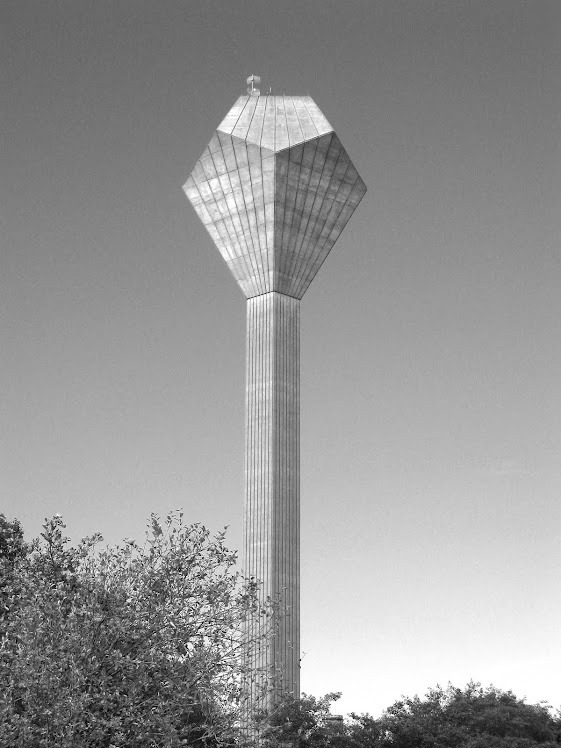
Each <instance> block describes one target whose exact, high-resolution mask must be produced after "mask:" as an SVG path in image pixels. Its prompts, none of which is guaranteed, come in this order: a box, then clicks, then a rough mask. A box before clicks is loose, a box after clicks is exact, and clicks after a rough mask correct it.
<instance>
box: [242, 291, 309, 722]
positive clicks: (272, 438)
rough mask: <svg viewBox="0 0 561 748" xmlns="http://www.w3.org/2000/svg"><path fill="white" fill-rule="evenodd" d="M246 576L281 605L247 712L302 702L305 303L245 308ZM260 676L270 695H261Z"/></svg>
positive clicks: (256, 656)
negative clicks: (285, 698)
mask: <svg viewBox="0 0 561 748" xmlns="http://www.w3.org/2000/svg"><path fill="white" fill-rule="evenodd" d="M246 385H247V390H246V398H247V399H246V452H245V455H246V456H245V486H246V489H245V514H244V534H245V536H244V552H245V560H244V568H245V573H246V574H247V575H248V576H252V577H255V579H257V580H259V581H260V582H261V588H260V599H261V601H262V602H265V601H266V600H267V599H270V600H271V601H272V602H273V603H274V604H276V605H277V608H276V612H275V614H274V616H273V620H272V622H271V621H269V626H270V630H269V633H268V634H267V637H266V642H265V644H264V645H263V644H262V645H261V647H258V646H256V645H252V644H251V641H252V639H254V638H255V637H256V636H257V635H258V634H259V633H260V631H263V626H264V622H263V621H262V620H260V619H259V617H257V616H256V617H255V618H253V619H252V620H251V621H250V622H249V626H248V635H249V641H250V645H249V662H248V665H249V670H250V673H251V674H252V675H253V683H252V686H251V688H250V689H249V695H250V707H251V708H252V709H255V708H264V707H270V706H272V705H273V704H274V703H275V702H276V701H278V699H279V698H280V697H281V696H282V695H283V694H290V695H293V696H294V697H296V698H298V697H299V695H300V302H299V301H298V299H295V298H292V297H290V296H285V295H284V294H281V293H277V292H271V293H266V294H263V295H261V296H256V297H253V298H250V299H248V302H247V380H246ZM263 676H265V678H264V680H265V684H264V685H266V686H267V689H268V695H266V696H264V695H263V694H262V693H261V692H260V690H259V686H260V683H261V685H263Z"/></svg>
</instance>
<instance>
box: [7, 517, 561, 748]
mask: <svg viewBox="0 0 561 748" xmlns="http://www.w3.org/2000/svg"><path fill="white" fill-rule="evenodd" d="M64 530H65V525H64V522H63V520H62V518H61V517H60V516H58V515H57V516H55V517H53V518H51V519H48V520H45V524H44V526H43V532H42V534H41V537H40V538H38V539H37V540H35V541H33V542H32V543H26V542H25V541H24V536H23V530H22V528H21V525H20V524H19V522H18V521H17V520H14V521H11V522H10V521H8V520H7V519H6V518H5V517H4V515H2V514H0V748H14V746H18V748H51V747H53V748H54V747H55V746H56V748H125V747H126V748H156V747H157V748H176V747H178V746H185V745H189V746H194V748H197V747H198V748H203V746H209V747H210V746H228V747H233V746H242V745H244V746H247V748H249V746H251V745H255V744H258V745H259V746H260V748H289V746H293V747H294V748H533V747H534V746H541V748H556V747H557V746H559V745H560V744H561V718H560V716H559V715H557V716H554V715H553V714H552V712H551V709H550V708H549V707H548V706H547V705H546V704H543V703H540V704H533V705H532V704H526V703H525V701H524V699H519V698H517V697H516V696H515V695H514V694H513V693H512V692H511V691H501V690H499V689H497V688H494V687H492V686H491V687H488V688H483V687H482V686H481V685H480V684H478V683H473V682H472V683H468V685H467V686H466V687H465V688H456V687H454V686H452V685H449V686H448V687H447V688H441V687H440V686H437V687H436V688H432V689H430V690H429V691H428V693H427V694H426V696H425V697H424V698H420V697H419V696H414V697H403V698H402V699H400V700H399V701H397V702H395V703H394V704H393V705H392V706H390V707H389V708H388V709H386V710H385V712H384V713H383V714H382V716H381V717H379V718H373V717H372V716H370V715H369V714H362V715H356V714H352V715H350V716H349V717H348V718H347V719H346V720H344V721H343V720H334V719H333V717H332V716H331V714H330V708H331V706H332V704H333V703H334V702H336V700H337V699H338V698H339V696H340V694H337V693H330V694H327V695H326V696H324V697H322V698H315V697H313V696H307V695H305V694H303V695H302V698H301V699H299V700H294V699H292V700H291V699H288V700H286V701H285V702H283V703H282V704H280V705H279V706H277V707H275V708H274V709H272V711H271V712H270V713H262V714H261V715H258V718H257V722H256V724H255V726H254V728H252V729H250V730H247V729H244V730H242V729H241V727H240V725H241V724H243V719H244V715H247V710H246V709H245V710H244V702H243V684H244V678H247V677H249V674H248V673H245V672H244V665H243V662H244V659H243V656H242V655H243V648H244V644H245V633H244V620H246V618H247V614H248V611H251V612H252V615H255V614H257V615H263V616H265V617H267V616H268V615H269V614H270V611H268V610H261V609H260V607H259V606H258V602H257V595H256V585H255V582H253V581H248V580H245V579H244V578H243V577H242V576H241V575H240V573H239V572H237V571H236V568H235V564H236V553H235V552H232V551H229V550H228V549H227V547H226V545H225V534H224V532H221V533H218V534H217V535H215V536H211V534H210V533H209V531H208V530H207V529H206V528H204V527H203V526H201V525H198V524H194V525H185V524H184V523H183V517H182V514H181V513H179V512H178V513H172V514H170V515H169V516H168V517H166V519H165V520H164V521H161V520H160V519H159V518H158V517H157V516H155V515H152V518H151V521H150V524H149V528H148V531H147V533H146V539H145V542H144V544H142V545H140V544H138V543H137V542H135V541H133V540H127V541H124V542H123V543H122V544H120V545H117V546H115V547H103V546H102V537H101V535H93V536H92V537H89V538H85V539H84V540H82V541H81V542H80V543H79V544H78V545H77V546H76V547H72V546H70V545H69V540H68V538H67V537H65V535H64ZM265 630H266V626H263V627H262V631H265ZM251 675H252V676H253V675H254V674H253V673H252V674H251Z"/></svg>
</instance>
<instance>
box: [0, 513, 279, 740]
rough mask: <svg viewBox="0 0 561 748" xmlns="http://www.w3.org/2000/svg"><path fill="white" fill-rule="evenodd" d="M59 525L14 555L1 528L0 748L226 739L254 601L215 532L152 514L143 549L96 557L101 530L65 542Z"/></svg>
mask: <svg viewBox="0 0 561 748" xmlns="http://www.w3.org/2000/svg"><path fill="white" fill-rule="evenodd" d="M4 519H5V518H4ZM64 529H65V525H64V523H63V521H62V518H61V517H60V516H55V517H53V518H52V519H50V520H46V521H45V525H44V527H43V530H44V531H43V533H42V535H41V538H40V539H38V540H36V541H34V542H33V544H32V545H31V546H29V547H25V546H24V544H23V536H22V534H21V533H20V530H21V528H19V524H13V523H12V524H11V525H10V523H7V522H5V521H3V522H2V524H0V557H1V563H2V564H3V565H4V566H3V567H2V568H4V567H5V568H10V569H11V573H10V575H7V576H5V578H4V582H3V587H2V594H3V595H4V596H5V597H6V599H9V600H10V601H11V603H10V605H4V610H5V611H6V615H5V618H4V630H3V636H2V638H1V641H0V746H2V747H4V746H6V748H7V747H8V746H16V745H17V746H20V747H21V748H31V747H33V748H36V747H37V748H39V746H57V747H60V748H74V747H75V746H76V747H77V746H80V748H82V747H84V748H88V747H90V746H91V747H93V746H95V747H96V748H97V747H98V746H99V747H100V748H101V747H102V746H103V747H107V748H118V747H119V746H127V748H129V747H131V746H135V747H137V746H138V748H143V747H144V746H166V748H167V747H169V748H174V747H175V746H180V745H195V746H196V745H200V746H203V745H219V744H221V745H223V744H227V743H229V742H230V743H231V741H232V740H233V739H234V736H235V734H236V720H237V718H238V714H239V711H238V707H239V702H240V696H241V694H240V679H241V664H240V654H241V649H242V646H243V641H244V640H243V621H244V618H245V616H246V614H247V611H248V610H249V609H255V606H256V605H257V601H256V594H255V592H256V590H255V585H254V584H251V583H249V582H247V581H245V580H243V579H242V578H241V577H240V574H239V573H238V572H236V571H235V569H234V565H235V562H236V554H235V553H234V552H231V551H229V550H228V549H227V548H226V546H225V535H224V533H223V532H222V533H219V534H218V535H216V536H215V537H211V535H210V533H209V531H208V530H206V529H205V528H204V527H202V526H201V525H191V526H185V525H184V524H183V520H182V514H180V513H173V514H171V515H169V516H168V517H167V518H166V520H165V521H164V522H160V520H159V519H158V517H156V516H155V515H153V516H152V519H151V523H150V526H149V531H148V532H147V535H146V542H145V544H144V545H142V546H140V545H138V544H137V543H136V542H134V541H125V543H124V544H122V545H119V546H116V547H114V548H109V547H108V548H104V549H102V548H100V542H101V541H102V538H101V536H100V535H95V536H92V537H91V538H86V539H84V540H82V541H81V542H80V544H79V545H78V546H77V547H76V548H72V547H69V546H68V538H66V537H65V536H64V534H63V531H64ZM20 541H21V542H20ZM263 614H264V615H266V613H265V612H264V613H263Z"/></svg>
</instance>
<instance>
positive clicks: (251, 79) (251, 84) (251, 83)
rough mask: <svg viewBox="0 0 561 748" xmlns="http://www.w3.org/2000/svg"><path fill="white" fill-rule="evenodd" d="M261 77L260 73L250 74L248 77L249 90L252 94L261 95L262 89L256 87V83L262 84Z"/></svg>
mask: <svg viewBox="0 0 561 748" xmlns="http://www.w3.org/2000/svg"><path fill="white" fill-rule="evenodd" d="M260 83H261V78H260V77H259V76H258V75H253V74H252V75H250V76H249V78H248V79H247V92H248V94H249V95H250V96H259V94H260V93H261V91H260V90H259V89H258V88H255V85H254V84H256V85H258V86H259V85H260Z"/></svg>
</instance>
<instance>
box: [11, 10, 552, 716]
mask: <svg viewBox="0 0 561 748" xmlns="http://www.w3.org/2000/svg"><path fill="white" fill-rule="evenodd" d="M0 35H1V39H0V69H1V71H2V72H1V74H0V75H1V84H2V85H0V111H1V114H0V138H1V148H0V153H1V156H0V158H1V168H0V255H1V257H0V262H1V271H0V319H1V327H0V351H1V366H0V392H1V396H0V413H1V417H2V429H1V432H0V481H1V483H0V493H1V498H0V511H4V512H5V513H6V514H7V515H8V516H9V517H10V518H11V517H14V516H16V517H18V518H20V520H21V521H22V522H23V524H24V527H25V528H26V531H27V533H28V534H29V535H36V534H37V533H38V532H39V530H40V525H41V522H42V520H43V518H44V517H46V516H50V515H52V514H54V513H55V512H60V513H61V514H63V516H64V517H65V519H66V521H67V524H68V529H69V533H70V534H71V536H72V537H73V538H74V539H78V538H79V537H81V536H83V535H86V534H91V533H93V532H94V531H100V532H102V533H103V534H104V536H105V537H106V539H107V540H108V541H109V542H117V541H118V540H120V539H121V538H123V537H125V536H132V537H137V538H141V537H142V534H143V531H144V527H145V522H146V519H147V518H148V516H149V514H150V512H152V511H155V512H158V513H161V514H164V513H166V512H167V511H168V510H170V509H172V508H176V507H183V508H184V511H185V514H186V517H187V518H188V519H189V520H193V521H200V522H203V523H205V524H206V525H207V526H209V527H210V528H212V529H216V530H217V529H219V528H221V527H222V526H223V525H225V524H228V525H229V526H230V530H229V539H230V545H231V546H232V547H239V546H240V541H241V532H242V500H243V430H244V420H243V412H244V365H245V364H244V336H245V302H244V298H243V296H242V294H241V292H240V291H239V289H238V287H237V285H236V283H235V282H234V280H233V278H232V277H231V276H230V272H229V270H228V269H227V267H226V265H225V263H224V262H223V260H222V259H221V257H220V255H219V253H218V251H217V250H216V249H215V248H214V247H213V245H212V244H211V241H210V238H209V237H208V235H207V234H206V231H205V230H204V228H203V226H202V224H201V223H200V221H199V219H198V218H197V216H196V214H195V212H194V211H193V209H192V208H191V206H190V205H189V204H188V203H187V201H186V199H185V196H184V194H183V192H182V191H181V185H182V184H183V182H184V181H185V179H186V177H187V175H188V174H189V172H190V170H191V169H192V167H193V165H194V164H195V162H196V160H197V158H198V157H199V155H200V154H201V152H202V151H203V149H204V147H205V145H206V144H207V142H208V140H209V139H210V137H211V135H212V131H213V129H214V128H215V127H216V126H217V125H218V124H219V123H220V121H221V119H222V118H223V116H224V115H225V113H226V112H227V111H228V109H229V108H230V107H231V106H232V104H233V102H234V101H235V99H236V98H237V97H238V96H239V95H240V94H241V93H243V92H244V90H245V79H246V77H247V76H248V75H249V74H250V73H256V74H259V75H261V77H262V79H263V85H262V88H264V89H266V90H267V89H268V88H269V86H271V87H272V89H273V93H282V92H283V91H286V93H289V94H310V95H311V96H312V97H313V98H314V100H315V101H316V102H317V103H318V105H319V106H320V108H321V109H322V110H323V112H324V113H325V115H326V116H327V118H328V119H329V121H330V122H331V123H332V125H333V126H334V128H335V130H336V131H337V134H338V135H339V137H340V138H341V140H342V142H343V144H344V146H345V148H346V150H347V151H348V153H349V154H350V156H351V158H352V159H353V161H354V163H355V164H356V166H357V168H358V169H359V171H360V173H361V176H362V177H363V179H364V181H365V182H366V184H367V185H368V189H369V191H368V193H367V195H366V197H365V198H364V200H363V201H362V203H361V205H360V206H359V208H358V210H357V211H356V213H355V215H354V216H353V219H352V220H351V222H350V223H349V225H348V226H347V228H346V229H345V231H344V232H343V235H342V237H341V238H340V239H339V241H338V243H337V244H336V245H335V247H334V249H333V251H332V253H331V255H330V257H329V258H328V260H327V262H326V263H325V265H324V266H323V268H322V270H321V271H320V273H319V274H318V276H317V277H316V279H315V280H314V282H313V284H312V286H311V288H310V290H309V291H308V292H307V294H306V296H305V297H304V300H303V302H302V327H303V331H302V575H303V580H302V635H303V644H302V646H303V650H304V652H305V653H306V654H305V657H304V659H303V667H302V688H303V689H304V690H305V691H307V692H311V693H314V694H318V695H319V694H321V693H324V692H326V691H328V690H341V691H343V700H342V701H341V703H340V706H339V711H343V712H344V711H350V710H353V709H354V710H357V711H364V710H369V711H370V712H371V713H373V714H378V713H379V712H380V710H381V709H382V708H383V707H384V706H387V705H389V704H390V703H392V702H393V700H395V699H396V698H398V697H399V696H400V694H402V693H405V694H413V693H415V692H419V693H424V692H425V690H426V688H427V687H429V686H431V685H435V684H436V683H437V682H438V683H441V684H446V683H447V682H448V681H449V680H451V681H452V682H454V683H455V684H457V685H463V684H465V682H466V681H467V680H468V679H470V678H473V679H475V680H481V681H483V683H485V684H489V683H491V682H492V683H494V684H495V685H496V686H498V687H501V688H512V689H513V690H514V691H515V692H516V693H517V694H518V695H519V696H524V695H526V696H527V697H528V699H529V700H531V701H537V700H539V699H548V700H549V701H551V702H552V703H554V704H555V705H559V704H560V703H561V687H560V685H559V683H560V682H559V672H560V669H561V637H560V636H559V622H560V620H561V602H560V601H561V597H560V595H559V579H560V572H561V568H560V567H561V542H560V541H561V538H560V535H561V533H560V528H561V502H560V497H561V460H560V453H561V376H560V375H561V254H560V241H559V240H560V235H561V210H560V199H561V170H560V157H561V148H560V130H561V3H560V2H559V0H532V1H531V2H530V1H529V0H461V1H460V0H345V2H334V1H333V0H290V1H289V0H275V1H274V2H273V1H272V0H261V1H258V0H254V1H253V2H248V1H247V0H236V1H235V2H232V0H222V1H221V2H217V1H216V0H205V1H204V2H203V1H202V0H201V1H200V2H194V1H193V0H159V2H153V0H150V1H149V2H148V1H146V0H111V1H109V0H96V2H90V1H87V0H56V1H53V2H45V0H2V3H1V4H0Z"/></svg>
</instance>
